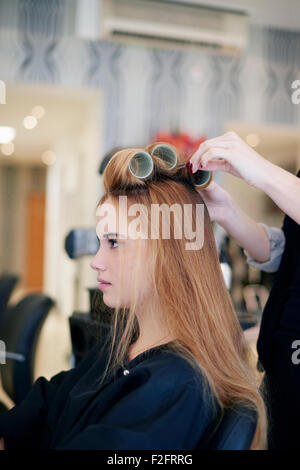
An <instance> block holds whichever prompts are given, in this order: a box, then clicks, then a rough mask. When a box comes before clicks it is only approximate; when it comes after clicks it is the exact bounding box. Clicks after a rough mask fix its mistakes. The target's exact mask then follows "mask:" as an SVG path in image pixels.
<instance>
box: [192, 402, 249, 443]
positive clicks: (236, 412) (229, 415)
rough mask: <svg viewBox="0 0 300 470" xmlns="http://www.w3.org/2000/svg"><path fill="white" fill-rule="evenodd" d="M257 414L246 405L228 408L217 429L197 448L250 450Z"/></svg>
mask: <svg viewBox="0 0 300 470" xmlns="http://www.w3.org/2000/svg"><path fill="white" fill-rule="evenodd" d="M256 425H257V415H256V413H255V411H254V410H250V409H248V408H245V407H236V408H233V409H227V410H226V411H225V413H224V417H223V419H222V421H221V422H220V424H219V426H218V427H217V429H216V430H215V431H214V432H213V434H212V435H211V437H210V438H209V439H208V440H207V441H206V443H203V442H202V443H200V445H199V446H198V447H197V448H196V449H205V450H249V449H250V447H251V444H252V441H253V438H254V435H255V430H256Z"/></svg>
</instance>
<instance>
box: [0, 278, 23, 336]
mask: <svg viewBox="0 0 300 470" xmlns="http://www.w3.org/2000/svg"><path fill="white" fill-rule="evenodd" d="M19 279H20V277H19V276H18V275H17V274H10V273H5V274H2V275H1V276H0V338H1V323H2V317H3V315H4V312H5V309H6V307H7V305H8V301H9V298H10V296H11V294H12V291H13V290H14V288H15V286H16V284H17V283H18V281H19Z"/></svg>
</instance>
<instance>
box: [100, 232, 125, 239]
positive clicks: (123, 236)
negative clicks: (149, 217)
mask: <svg viewBox="0 0 300 470" xmlns="http://www.w3.org/2000/svg"><path fill="white" fill-rule="evenodd" d="M108 237H114V238H127V237H125V235H122V234H120V233H112V232H110V233H104V234H103V238H108Z"/></svg>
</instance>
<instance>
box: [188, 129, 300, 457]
mask: <svg viewBox="0 0 300 470" xmlns="http://www.w3.org/2000/svg"><path fill="white" fill-rule="evenodd" d="M216 158H218V160H215V159H216ZM191 164H192V166H193V170H194V171H196V170H197V169H198V168H204V169H205V170H223V171H228V172H230V173H231V174H233V175H235V176H238V177H240V178H242V179H244V180H245V181H246V182H247V183H248V184H250V185H252V186H254V187H256V188H258V189H261V190H262V191H264V192H265V193H266V194H267V195H268V196H269V197H270V198H271V199H273V201H274V202H275V203H276V204H277V205H278V207H279V208H280V209H281V210H282V211H283V212H284V213H285V214H286V216H285V219H284V223H283V226H282V229H278V228H275V227H268V226H267V225H265V224H262V223H256V222H254V221H253V220H251V219H250V218H249V217H248V216H247V215H246V214H244V213H243V212H242V211H241V210H240V209H239V208H238V206H237V205H236V203H235V202H234V201H233V200H232V198H231V197H230V195H229V194H228V193H227V192H226V191H224V189H223V188H221V187H220V186H218V185H217V184H216V183H214V182H213V183H211V184H210V185H209V187H208V188H206V189H204V190H202V191H201V196H202V197H203V199H204V201H205V202H206V205H207V208H208V210H209V213H210V217H211V219H212V220H214V221H216V222H218V223H219V224H220V225H221V226H223V228H224V229H225V230H226V231H227V232H228V233H229V234H230V235H231V236H232V237H233V238H235V239H236V241H237V242H238V243H239V244H240V245H241V246H242V247H243V248H244V250H245V254H246V255H247V260H248V262H249V263H250V264H251V265H253V266H254V267H256V268H258V269H261V270H265V271H268V272H276V277H275V280H274V286H273V288H272V290H271V293H270V296H269V299H268V302H267V304H266V306H265V309H264V312H263V317H262V322H261V328H260V334H259V338H258V343H257V350H258V357H259V362H258V368H259V370H260V371H263V370H264V371H265V376H264V381H263V384H264V389H265V393H266V401H267V403H268V405H269V437H268V448H270V449H296V448H297V449H298V447H299V430H298V427H299V424H298V423H299V420H300V405H299V395H300V369H299V367H300V365H299V362H300V361H299V355H300V354H299V353H300V351H299V349H300V348H299V346H300V341H299V340H300V316H299V313H300V225H299V224H300V179H299V178H300V172H299V173H298V175H297V176H298V177H296V176H294V175H292V174H291V173H289V172H287V171H285V170H283V169H282V168H280V167H278V166H276V165H274V164H272V163H271V162H269V161H267V160H265V159H264V158H263V157H261V156H260V155H259V154H258V153H257V152H255V151H254V150H253V149H251V148H250V147H249V146H248V145H247V144H246V143H245V142H244V141H243V140H242V139H240V138H239V137H238V136H237V135H236V134H234V133H227V134H224V135H223V136H220V137H217V138H215V139H210V140H208V141H206V142H204V143H203V144H202V145H201V146H200V147H199V149H198V150H197V152H196V153H195V154H194V155H193V157H192V158H191ZM297 348H298V351H297Z"/></svg>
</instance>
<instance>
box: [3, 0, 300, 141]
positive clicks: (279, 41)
mask: <svg viewBox="0 0 300 470" xmlns="http://www.w3.org/2000/svg"><path fill="white" fill-rule="evenodd" d="M71 6H72V2H70V0H1V2H0V79H2V80H5V81H7V82H16V81H18V82H36V83H45V84H53V85H55V84H59V85H61V86H66V87H84V88H98V89H101V90H102V91H103V92H104V95H105V100H106V111H105V112H106V120H105V143H104V149H105V150H108V149H110V148H112V147H113V146H115V145H140V144H145V143H147V142H148V141H149V140H150V139H151V137H152V136H153V135H154V134H155V132H157V131H158V130H160V129H162V128H163V129H165V130H170V129H175V130H176V129H180V130H185V131H188V132H190V133H191V134H192V135H194V136H197V135H199V134H205V135H206V136H208V137H211V136H214V135H216V134H218V133H221V132H222V130H223V126H224V123H225V122H226V121H227V120H231V119H234V120H237V119H239V120H244V121H250V122H256V123H260V122H261V123H272V122H275V123H283V124H300V105H298V106H297V105H293V104H292V102H291V83H292V82H293V81H294V80H296V79H297V78H298V79H299V78H300V33H292V32H287V31H279V30H270V29H266V28H264V29H262V28H259V27H254V26H252V27H251V29H250V45H249V48H248V50H247V52H246V54H244V55H243V56H241V57H235V58H231V57H224V56H221V55H216V54H209V53H208V52H202V51H201V52H195V51H191V50H187V51H178V50H170V51H168V50H159V49H151V48H144V47H139V46H125V45H124V46H123V45H116V44H113V43H109V42H103V41H87V40H82V39H79V38H76V37H74V36H72V35H71V34H68V31H71V23H72V14H73V9H72V8H71ZM63 33H64V34H63Z"/></svg>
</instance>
